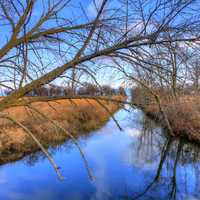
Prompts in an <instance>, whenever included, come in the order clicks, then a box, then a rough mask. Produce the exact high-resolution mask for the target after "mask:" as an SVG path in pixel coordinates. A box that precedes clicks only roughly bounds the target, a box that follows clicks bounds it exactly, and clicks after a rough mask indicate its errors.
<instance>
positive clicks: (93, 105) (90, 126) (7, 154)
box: [0, 96, 124, 163]
mask: <svg viewBox="0 0 200 200" xmlns="http://www.w3.org/2000/svg"><path fill="white" fill-rule="evenodd" d="M115 98H116V99H120V100H122V99H124V97H122V96H115ZM101 103H103V104H104V105H106V106H107V108H108V109H109V110H110V112H111V113H112V114H113V113H114V112H115V111H117V110H118V109H119V107H120V105H119V104H116V103H112V102H104V101H101ZM32 106H33V107H34V108H36V109H38V110H39V111H40V112H42V113H43V114H45V115H46V116H48V118H50V119H51V120H53V121H57V122H59V123H60V124H61V125H62V127H64V128H65V129H66V130H67V131H68V132H70V133H72V134H73V135H74V136H75V137H76V135H77V134H80V133H85V132H88V131H91V130H94V129H97V128H99V127H101V126H102V125H103V124H104V123H105V122H106V121H108V119H109V118H110V114H109V113H108V112H107V111H106V110H105V109H104V108H102V106H101V105H100V104H99V103H98V102H97V101H95V100H84V99H81V100H78V99H76V100H73V101H70V100H57V101H51V102H49V103H47V102H35V103H33V104H32ZM4 112H7V113H8V114H9V115H11V116H12V117H14V118H16V119H17V120H18V121H20V122H21V123H23V124H24V125H26V126H27V127H28V128H29V129H30V130H31V131H32V132H33V133H34V135H35V136H36V137H37V138H38V139H39V141H40V142H41V143H42V144H43V145H45V146H49V145H55V144H57V143H59V142H62V141H64V140H65V139H66V138H67V136H66V135H65V134H64V133H62V132H61V131H60V130H57V128H55V127H54V126H53V125H52V123H51V122H49V121H47V120H46V119H44V118H43V117H42V116H40V115H39V114H38V113H36V112H35V111H33V110H30V109H28V108H27V107H22V106H18V107H12V108H9V109H7V110H5V111H4ZM0 127H1V129H0V163H4V162H7V161H11V160H16V159H18V158H21V157H23V156H24V155H25V154H27V153H29V152H33V151H35V150H38V147H37V145H36V144H35V143H34V141H33V140H32V139H31V138H30V137H29V136H28V135H27V134H26V133H25V132H24V130H22V128H20V127H17V126H15V125H13V124H12V123H11V122H9V121H8V120H5V119H4V120H3V119H1V120H0Z"/></svg>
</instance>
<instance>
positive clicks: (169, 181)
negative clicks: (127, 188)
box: [131, 121, 200, 200]
mask: <svg viewBox="0 0 200 200" xmlns="http://www.w3.org/2000/svg"><path fill="white" fill-rule="evenodd" d="M143 125H144V127H143V134H142V135H141V137H140V138H139V145H138V148H137V154H138V156H140V157H139V158H140V159H145V162H149V160H150V159H151V160H152V158H155V155H156V154H157V153H158V152H160V159H159V163H158V167H157V169H156V173H155V175H154V177H153V178H152V181H151V182H150V183H148V184H147V185H146V187H145V188H144V189H143V190H142V191H141V192H139V193H138V194H137V195H135V196H134V197H132V198H131V199H151V198H149V196H151V197H152V199H160V198H161V199H162V198H163V197H160V196H159V195H160V192H161V191H162V192H163V191H164V193H165V197H164V199H169V200H175V199H183V198H184V197H185V195H189V194H188V193H189V192H188V187H189V186H191V185H193V184H194V187H193V194H195V195H196V194H197V195H199V194H200V187H199V184H200V179H199V178H200V169H199V167H200V166H199V163H198V160H199V158H200V150H199V146H197V145H194V144H192V143H189V142H188V141H185V139H182V138H179V139H177V138H172V137H169V136H167V135H164V134H163V136H162V137H157V136H156V135H155V127H152V124H151V123H149V122H148V121H145V123H143ZM165 136H166V137H165ZM158 139H160V140H158ZM161 140H162V141H161ZM163 141H164V142H163ZM161 144H162V145H161ZM156 151H157V152H156ZM142 153H143V154H146V153H147V154H146V155H145V156H144V155H143V157H142V158H141V155H142ZM148 154H149V155H148ZM153 162H155V160H154V161H152V163H153ZM188 166H189V167H188ZM190 167H192V169H193V170H191V168H190ZM188 169H189V170H188ZM191 171H192V172H194V176H192V175H191ZM182 172H184V174H185V176H179V175H177V173H182ZM189 173H190V174H189ZM188 174H189V175H188ZM192 177H193V178H192ZM194 177H195V178H194ZM188 179H191V180H192V183H191V181H189V184H190V185H187V183H188ZM190 194H191V191H190Z"/></svg>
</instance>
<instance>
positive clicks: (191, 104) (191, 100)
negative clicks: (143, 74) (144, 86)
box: [134, 92, 200, 142]
mask: <svg viewBox="0 0 200 200" xmlns="http://www.w3.org/2000/svg"><path fill="white" fill-rule="evenodd" d="M157 94H158V96H159V97H160V100H161V105H162V108H163V110H164V112H165V113H166V116H167V118H168V120H169V122H170V125H171V127H172V129H173V132H174V134H175V135H176V136H183V137H187V138H188V139H189V140H192V141H196V142H200V96H189V95H179V96H178V97H177V99H174V98H172V97H170V96H169V95H167V94H166V93H162V94H161V93H159V92H157ZM141 98H142V97H141V95H140V94H139V92H138V93H137V95H136V98H135V100H134V102H135V103H136V104H140V103H141ZM141 107H143V109H144V110H145V112H146V113H148V114H150V115H151V116H153V117H155V118H156V119H161V114H160V111H159V107H158V105H157V103H156V101H155V98H153V97H152V96H150V97H149V96H148V101H146V104H143V105H141ZM161 120H162V119H161Z"/></svg>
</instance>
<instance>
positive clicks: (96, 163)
mask: <svg viewBox="0 0 200 200" xmlns="http://www.w3.org/2000/svg"><path fill="white" fill-rule="evenodd" d="M115 117H116V118H117V119H118V120H120V124H121V126H122V128H123V129H124V131H123V132H120V131H119V130H118V129H117V127H116V125H115V124H114V122H113V121H109V122H108V123H107V125H106V126H105V127H103V128H101V129H99V130H98V131H96V132H94V133H92V134H90V135H88V136H86V137H80V139H79V143H80V145H81V147H82V149H83V150H84V152H85V155H86V158H87V160H88V162H89V166H90V168H91V170H92V173H93V175H94V177H95V180H94V181H90V180H89V178H88V175H87V171H86V170H85V167H84V163H83V161H82V159H81V156H80V154H79V152H78V150H77V149H76V148H75V147H74V145H72V144H70V143H67V145H62V148H59V149H58V151H55V152H54V154H53V155H54V159H55V161H56V162H57V164H58V165H59V166H61V172H62V174H63V176H64V177H65V180H64V181H63V182H61V181H59V180H58V179H57V177H56V174H55V172H54V171H53V169H52V167H51V165H50V164H49V163H48V161H47V160H46V159H44V158H40V159H39V160H38V161H36V163H35V164H33V165H31V166H30V165H28V164H27V160H28V159H27V158H26V159H24V160H23V161H18V162H16V163H13V164H7V165H3V166H1V167H0V186H1V189H0V199H5V200H23V199H24V200H25V199H30V200H41V199H48V200H58V199H72V200H73V199H74V200H79V199H80V200H86V199H87V200H88V199H91V200H95V199H96V200H101V199H120V198H121V199H123V198H122V197H124V196H132V195H133V196H134V195H135V194H139V192H141V191H142V190H143V189H144V188H145V187H146V186H147V185H148V183H150V182H151V181H152V179H153V178H154V176H155V173H156V169H157V167H158V163H159V158H160V150H159V149H160V146H162V144H163V142H164V140H163V141H162V138H161V135H160V134H155V135H153V141H152V143H151V145H150V144H149V143H148V141H149V140H150V139H151V137H149V136H148V137H149V140H148V137H143V134H142V125H143V124H142V118H141V112H139V111H134V112H131V113H130V114H127V113H126V112H125V111H120V112H118V113H117V114H116V115H115ZM156 130H159V129H156ZM141 138H143V139H141ZM141 141H143V142H144V143H143V144H145V145H141ZM150 141H151V140H150ZM167 161H168V163H169V165H171V163H172V162H173V159H171V158H169V159H168V160H167ZM167 168H169V166H167V165H164V166H163V171H162V175H161V178H160V180H159V183H157V184H155V186H154V187H152V188H151V190H150V191H149V192H148V193H147V195H146V196H144V197H142V198H141V199H149V198H148V197H149V196H153V199H155V198H156V199H166V193H167V188H168V189H169V187H170V178H169V175H171V174H172V170H171V171H170V170H169V169H167ZM178 169H179V170H178V172H177V185H178V186H177V190H178V191H180V190H181V191H182V193H183V194H179V199H194V200H196V199H198V198H199V196H197V194H198V193H196V192H197V189H196V187H197V185H196V182H195V180H196V179H195V178H196V177H195V170H194V166H193V165H192V164H191V163H188V164H186V165H183V166H182V165H178ZM185 180H186V181H185ZM198 181H199V179H198V180H197V182H198ZM166 184H168V185H166ZM185 188H186V189H185ZM185 191H187V193H186V192H185ZM195 195H196V196H195Z"/></svg>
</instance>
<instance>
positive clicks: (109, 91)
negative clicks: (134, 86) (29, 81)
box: [5, 83, 126, 97]
mask: <svg viewBox="0 0 200 200" xmlns="http://www.w3.org/2000/svg"><path fill="white" fill-rule="evenodd" d="M12 92H14V91H11V90H6V91H5V95H10V94H11V93H12ZM72 95H91V96H101V95H104V96H111V95H123V96H126V92H125V89H124V88H123V87H119V88H112V87H111V86H109V85H103V86H101V87H98V86H97V85H94V84H91V83H84V84H83V86H81V87H78V88H76V89H75V90H74V89H73V88H72V87H70V86H57V85H53V84H52V85H48V86H43V87H41V88H38V89H36V90H33V91H32V92H29V93H28V94H27V95H26V96H49V97H53V96H72Z"/></svg>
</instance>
